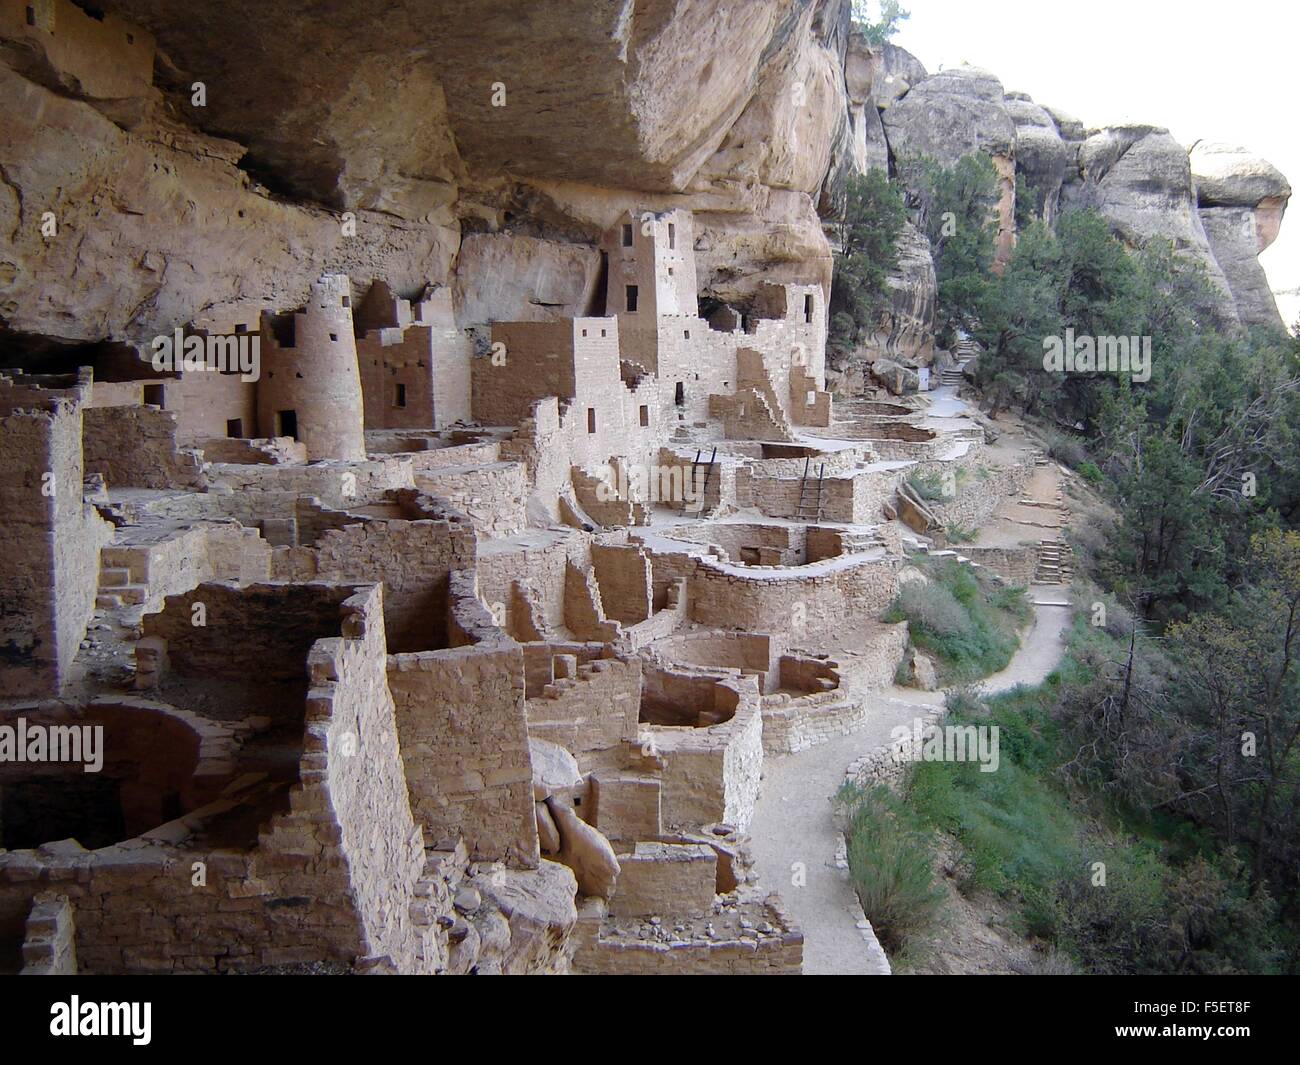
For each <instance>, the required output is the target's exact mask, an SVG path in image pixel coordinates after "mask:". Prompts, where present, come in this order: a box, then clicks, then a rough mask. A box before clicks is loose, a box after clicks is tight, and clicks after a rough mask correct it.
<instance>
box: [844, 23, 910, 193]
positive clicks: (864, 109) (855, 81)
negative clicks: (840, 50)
mask: <svg viewBox="0 0 1300 1065" xmlns="http://www.w3.org/2000/svg"><path fill="white" fill-rule="evenodd" d="M895 51H896V52H897V51H900V49H895ZM883 67H884V58H883V54H882V52H879V51H877V52H873V51H872V50H871V46H870V45H868V44H867V39H866V38H865V37H864V36H863V35H862V34H861V33H859V32H856V31H855V32H854V33H853V34H851V35H850V37H849V48H848V54H847V55H846V56H845V57H844V81H845V85H846V87H847V90H848V99H849V120H850V123H851V125H852V133H853V149H852V158H853V168H854V170H856V171H857V172H858V173H859V174H865V173H866V172H867V171H868V170H885V171H887V170H888V169H889V144H888V143H887V142H886V140H885V126H884V123H882V122H881V120H880V108H881V107H882V106H884V105H883V104H882V103H881V100H882V98H885V99H888V100H889V101H890V102H892V101H893V100H894V99H895V97H894V96H892V95H889V94H890V92H892V91H893V90H894V89H895V88H900V87H901V86H902V85H906V82H903V81H895V82H891V84H890V85H889V86H888V87H887V86H884V85H883V84H879V83H881V82H883V80H884V77H885V75H884V73H883ZM901 91H906V90H905V89H901Z"/></svg>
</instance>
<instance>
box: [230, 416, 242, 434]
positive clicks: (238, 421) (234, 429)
mask: <svg viewBox="0 0 1300 1065" xmlns="http://www.w3.org/2000/svg"><path fill="white" fill-rule="evenodd" d="M226 435H227V436H229V437H232V438H240V437H242V436H243V435H244V419H243V418H227V419H226Z"/></svg>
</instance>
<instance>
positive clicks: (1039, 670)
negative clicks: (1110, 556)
mask: <svg viewBox="0 0 1300 1065" xmlns="http://www.w3.org/2000/svg"><path fill="white" fill-rule="evenodd" d="M1062 592H1063V589H1061V588H1060V587H1059V586H1041V585H1035V586H1033V587H1031V588H1030V590H1029V593H1030V594H1029V598H1030V599H1031V601H1033V602H1034V604H1035V605H1034V624H1033V627H1032V628H1031V629H1030V631H1029V632H1028V633H1027V634H1026V636H1025V637H1024V639H1023V640H1022V642H1021V646H1020V649H1019V650H1018V651H1016V653H1015V655H1014V656H1013V657H1012V659H1011V662H1010V664H1009V665H1008V666H1007V668H1006V669H1004V670H1002V671H1001V672H1000V673H996V674H994V675H993V676H992V677H989V678H988V679H986V680H985V681H984V682H983V683H982V685H981V688H982V689H983V690H984V691H986V692H989V693H992V692H1000V691H1006V690H1009V689H1010V688H1013V687H1015V686H1016V685H1017V684H1027V685H1034V684H1040V683H1042V681H1043V680H1044V679H1046V677H1047V675H1048V674H1049V673H1051V671H1052V670H1053V669H1054V668H1055V667H1056V664H1057V663H1058V662H1059V661H1060V659H1061V655H1062V653H1063V652H1064V649H1065V633H1066V628H1067V625H1068V623H1069V618H1070V611H1069V608H1068V607H1067V606H1065V605H1061V604H1063V602H1064V595H1063V594H1062ZM870 698H871V702H872V716H871V720H870V723H869V724H868V725H867V727H866V728H864V729H862V730H860V731H858V732H855V733H853V734H852V735H850V736H842V737H839V738H838V739H835V740H832V741H831V742H829V743H824V744H822V745H820V746H818V747H812V748H809V749H808V750H806V751H800V752H799V753H798V754H791V755H785V756H784V757H770V758H768V759H767V760H766V762H765V765H764V769H763V786H762V791H761V793H760V794H759V799H758V804H757V806H756V807H755V809H754V818H753V821H752V822H751V823H750V827H749V833H750V836H751V838H752V841H753V842H752V848H753V853H754V858H755V862H756V866H757V869H758V873H759V876H760V877H761V878H762V882H763V883H764V884H765V885H767V886H769V887H770V888H771V889H772V890H774V891H777V892H779V893H780V895H781V898H782V900H783V901H784V902H785V904H786V907H787V909H788V910H789V911H790V913H791V914H793V916H794V917H795V919H796V920H797V921H798V922H799V925H800V927H801V928H802V929H803V934H804V961H803V969H804V973H805V974H807V975H823V974H849V975H867V974H870V973H871V972H872V971H873V968H872V964H871V957H870V954H869V953H868V949H867V944H866V942H865V941H864V940H863V938H862V935H861V933H860V932H859V931H858V928H857V924H856V917H855V914H854V911H855V907H854V901H855V900H854V895H853V887H852V885H851V884H850V883H849V879H848V874H847V873H846V872H844V871H843V870H840V869H837V868H836V867H835V848H836V843H837V836H836V831H835V826H834V824H833V822H832V819H831V804H830V802H829V799H830V797H831V796H833V795H834V794H835V792H836V791H837V790H838V789H839V787H840V785H841V783H842V782H843V780H844V770H845V769H846V768H847V767H848V765H849V763H851V762H852V761H854V759H856V758H859V757H861V756H862V755H864V754H867V753H869V752H870V751H872V750H874V749H875V748H877V747H882V746H884V745H886V744H888V743H889V739H890V733H891V731H892V730H893V729H894V728H896V727H898V726H900V725H902V726H906V727H909V728H910V727H911V725H912V722H913V721H914V720H915V719H916V718H918V717H921V716H923V715H924V714H925V712H926V711H927V710H928V709H929V708H931V707H933V706H937V705H939V704H940V702H941V701H942V699H943V693H942V692H919V691H914V690H912V689H908V688H892V689H889V690H887V691H884V692H880V693H878V694H875V695H872V696H871V697H870ZM800 874H802V875H800ZM799 881H802V883H803V886H797V884H798V882H799Z"/></svg>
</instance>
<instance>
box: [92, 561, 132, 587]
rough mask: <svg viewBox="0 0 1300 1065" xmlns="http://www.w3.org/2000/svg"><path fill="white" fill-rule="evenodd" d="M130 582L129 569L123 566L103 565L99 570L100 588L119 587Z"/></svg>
mask: <svg viewBox="0 0 1300 1065" xmlns="http://www.w3.org/2000/svg"><path fill="white" fill-rule="evenodd" d="M130 583H131V571H130V570H129V569H127V568H126V567H125V566H104V567H103V568H102V569H101V570H100V571H99V586H100V587H101V588H120V587H122V585H124V584H130Z"/></svg>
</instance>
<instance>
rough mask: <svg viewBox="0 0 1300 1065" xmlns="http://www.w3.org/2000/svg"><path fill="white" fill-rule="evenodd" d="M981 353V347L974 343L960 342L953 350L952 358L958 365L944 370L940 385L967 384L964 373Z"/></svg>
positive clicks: (940, 377)
mask: <svg viewBox="0 0 1300 1065" xmlns="http://www.w3.org/2000/svg"><path fill="white" fill-rule="evenodd" d="M979 353H980V349H979V346H978V345H977V344H975V342H974V341H971V340H959V341H958V342H957V343H956V344H954V345H953V348H952V357H953V358H954V359H955V360H956V361H957V365H956V366H955V367H949V368H948V369H946V370H943V371H942V372H941V373H940V374H939V383H940V384H941V385H962V384H965V382H966V378H965V376H964V375H963V373H962V371H964V370H965V369H966V364H967V363H969V362H971V361H972V360H973V359H974V358H975V357H976V356H978V355H979Z"/></svg>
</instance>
